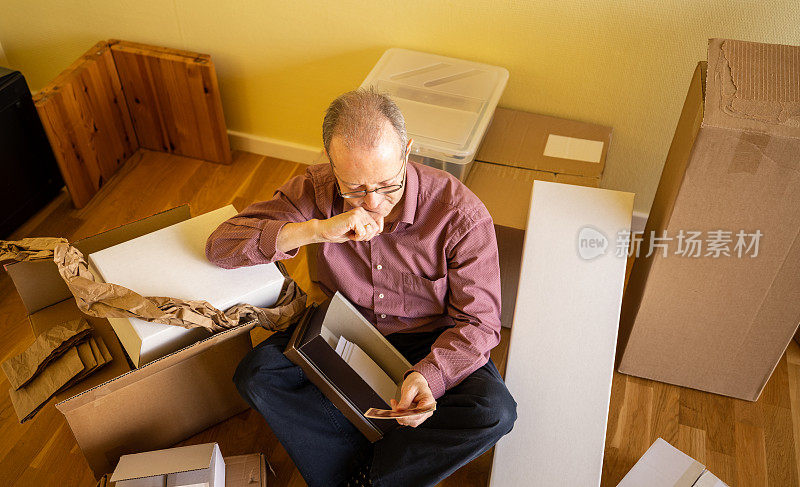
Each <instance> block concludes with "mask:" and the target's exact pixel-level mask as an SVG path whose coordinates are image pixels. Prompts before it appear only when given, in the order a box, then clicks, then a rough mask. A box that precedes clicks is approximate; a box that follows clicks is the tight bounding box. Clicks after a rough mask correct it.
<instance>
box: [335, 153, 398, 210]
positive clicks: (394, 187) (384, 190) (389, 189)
mask: <svg viewBox="0 0 800 487" xmlns="http://www.w3.org/2000/svg"><path fill="white" fill-rule="evenodd" d="M410 148H411V147H410V144H409V148H408V149H406V155H405V157H404V158H403V165H402V166H401V167H400V172H398V173H397V174H395V176H394V177H393V178H392V179H395V178H396V177H397V176H399V175H400V173H403V181H401V182H400V184H390V185H389V186H381V187H380V188H375V189H370V190H363V189H362V190H361V191H348V192H347V193H343V192H342V189H341V188H340V187H339V181H338V179H339V176H336V169H335V167H336V166H335V165H334V164H333V161H331V158H330V156H328V161H329V162H330V163H331V170H332V171H333V175H334V176H336V191H338V192H339V196H341V197H342V198H348V199H349V198H363V197H365V196H366V195H367V193H377V194H390V193H394V192H396V191H400V190H401V189H403V186H404V185H405V184H406V174H405V172H404V171H403V170H404V169H405V167H406V162H407V161H408V154H409V152H410V151H409V149H410Z"/></svg>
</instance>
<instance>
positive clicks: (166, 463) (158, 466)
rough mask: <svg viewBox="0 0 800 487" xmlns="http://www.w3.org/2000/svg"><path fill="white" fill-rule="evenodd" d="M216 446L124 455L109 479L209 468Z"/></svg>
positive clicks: (213, 444)
mask: <svg viewBox="0 0 800 487" xmlns="http://www.w3.org/2000/svg"><path fill="white" fill-rule="evenodd" d="M216 447H217V444H216V443H205V444H202V445H191V446H182V447H178V448H169V449H166V450H155V451H148V452H144V453H137V454H134V455H124V456H122V457H121V458H120V459H119V464H117V468H116V469H114V474H113V475H112V476H111V481H112V482H118V481H120V480H129V479H138V478H142V477H152V476H155V475H166V474H169V473H174V472H188V471H190V470H200V469H203V468H209V467H210V466H211V461H212V460H213V458H214V449H215V448H216Z"/></svg>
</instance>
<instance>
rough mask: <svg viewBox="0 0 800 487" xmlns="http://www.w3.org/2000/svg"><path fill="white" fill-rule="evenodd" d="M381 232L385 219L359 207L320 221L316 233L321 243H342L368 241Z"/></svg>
mask: <svg viewBox="0 0 800 487" xmlns="http://www.w3.org/2000/svg"><path fill="white" fill-rule="evenodd" d="M381 232H383V217H382V216H380V215H378V214H376V213H371V212H369V211H367V210H365V209H364V208H361V207H360V206H359V207H356V208H353V209H352V210H350V211H347V212H345V213H342V214H339V215H336V216H334V217H332V218H328V219H327V220H318V221H317V232H316V233H317V236H318V238H319V240H320V241H321V242H331V243H342V242H347V241H348V240H354V241H356V242H362V241H367V240H370V239H372V238H373V237H375V236H376V235H378V234H380V233H381Z"/></svg>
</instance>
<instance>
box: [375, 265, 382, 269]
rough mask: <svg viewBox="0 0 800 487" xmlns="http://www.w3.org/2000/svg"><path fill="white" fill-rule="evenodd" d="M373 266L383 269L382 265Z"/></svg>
mask: <svg viewBox="0 0 800 487" xmlns="http://www.w3.org/2000/svg"><path fill="white" fill-rule="evenodd" d="M375 268H376V269H378V270H381V269H383V266H382V265H380V264H378V265H376V266H375Z"/></svg>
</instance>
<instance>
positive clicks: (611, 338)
mask: <svg viewBox="0 0 800 487" xmlns="http://www.w3.org/2000/svg"><path fill="white" fill-rule="evenodd" d="M633 199H634V195H633V194H631V193H624V192H620V191H610V190H605V189H597V188H586V187H582V186H574V185H568V184H561V183H553V182H547V181H535V182H534V183H533V198H532V200H531V206H530V211H529V213H528V230H527V231H526V233H525V241H524V245H523V251H522V268H521V271H520V273H519V276H520V278H519V287H518V289H517V302H516V310H515V312H514V326H513V328H512V329H511V338H510V343H509V348H508V358H507V360H506V372H505V381H506V385H507V386H508V389H509V391H510V392H511V394H512V395H513V396H514V399H515V400H516V402H517V421H516V423H514V429H513V430H512V431H511V433H509V434H508V435H506V436H504V437H503V438H501V439H500V441H499V442H498V443H497V445H496V446H495V453H494V464H493V466H492V472H491V485H493V486H499V487H507V486H527V485H531V484H532V483H535V484H536V485H547V486H550V485H569V486H573V485H575V486H591V485H594V486H599V485H600V476H601V472H602V469H603V451H604V447H605V438H606V422H607V418H608V408H609V401H610V398H611V380H612V376H613V372H614V353H615V351H616V343H617V325H618V323H619V310H620V303H621V301H622V288H623V284H624V280H625V263H626V258H625V254H626V250H627V249H626V248H625V244H624V241H623V242H622V248H620V247H619V243H618V242H619V241H618V238H617V236H618V234H619V233H620V232H623V233H624V232H625V231H629V230H630V222H631V213H632V210H633Z"/></svg>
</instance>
